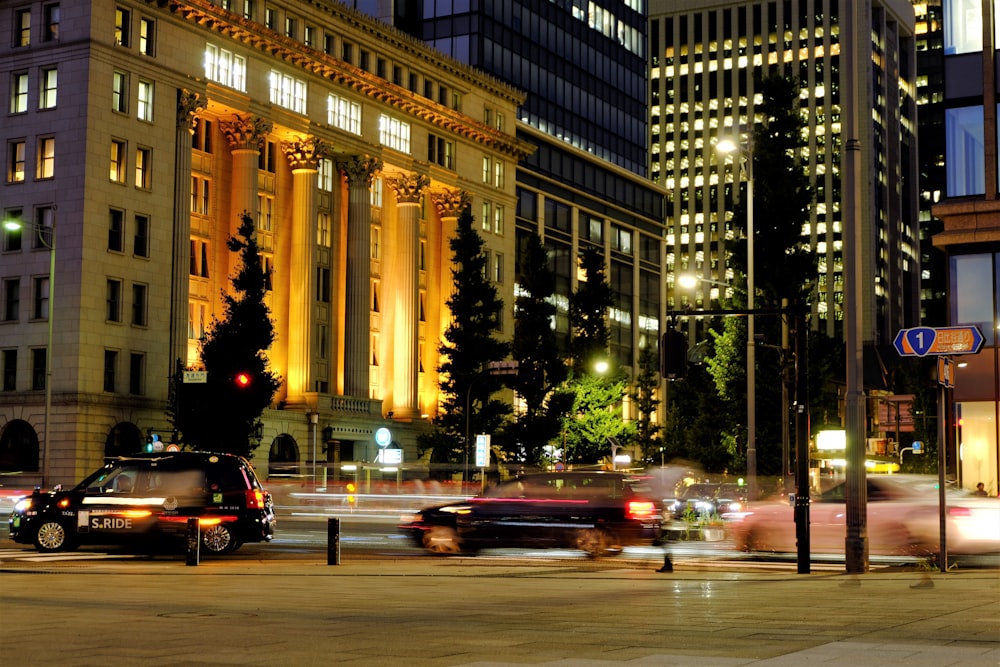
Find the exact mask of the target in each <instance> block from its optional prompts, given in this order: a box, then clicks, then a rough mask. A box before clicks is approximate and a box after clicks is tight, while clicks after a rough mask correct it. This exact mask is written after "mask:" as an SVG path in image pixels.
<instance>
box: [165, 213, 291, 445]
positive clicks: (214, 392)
mask: <svg viewBox="0 0 1000 667" xmlns="http://www.w3.org/2000/svg"><path fill="white" fill-rule="evenodd" d="M237 234H238V236H234V237H230V239H229V240H228V242H227V244H226V245H227V247H228V248H229V250H230V252H234V253H239V254H240V265H239V267H238V269H237V273H236V275H235V276H234V277H233V278H232V287H233V290H232V293H226V292H223V294H222V301H223V309H224V317H223V318H222V319H221V320H218V319H217V320H213V322H212V324H211V326H210V327H209V331H208V334H207V336H206V338H205V339H204V341H202V345H201V360H202V364H203V366H204V369H205V371H207V373H208V382H207V383H206V384H179V385H177V387H179V391H177V392H176V394H177V396H178V398H179V399H180V400H179V405H178V406H175V407H176V408H177V410H176V412H175V415H174V421H173V427H174V429H175V430H177V431H179V432H180V436H181V441H182V442H183V443H184V444H185V445H187V446H190V447H194V448H196V449H203V450H210V451H217V452H224V453H232V454H238V455H241V456H246V457H249V456H251V455H252V453H253V451H254V450H255V449H256V448H257V446H258V445H259V444H260V442H259V438H258V437H257V433H258V431H259V427H260V416H261V414H263V412H264V410H265V409H266V408H267V407H268V406H269V405H270V404H271V401H272V400H273V399H274V395H275V394H276V393H277V391H278V389H279V387H280V386H281V378H280V377H278V376H277V375H275V374H274V373H272V372H271V370H270V369H269V368H268V366H269V364H268V360H267V356H266V353H267V350H268V349H269V348H270V347H271V344H272V343H273V342H274V336H275V333H274V323H273V321H272V320H271V313H270V311H269V309H268V307H267V304H266V303H264V296H265V292H266V289H265V286H266V279H267V276H266V274H265V272H264V270H263V268H262V265H261V261H260V252H259V247H258V245H257V240H256V238H255V236H254V223H253V220H252V219H251V217H250V215H249V214H248V213H246V212H244V213H243V215H242V216H241V217H240V226H239V230H238V232H237Z"/></svg>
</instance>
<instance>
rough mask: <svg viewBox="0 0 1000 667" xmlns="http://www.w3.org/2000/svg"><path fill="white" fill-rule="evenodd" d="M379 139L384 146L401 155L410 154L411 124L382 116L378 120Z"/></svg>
mask: <svg viewBox="0 0 1000 667" xmlns="http://www.w3.org/2000/svg"><path fill="white" fill-rule="evenodd" d="M378 138H379V141H380V142H381V143H382V145H383V146H386V147H388V148H392V149H393V150H397V151H399V152H400V153H406V154H409V153H410V124H409V123H404V122H403V121H401V120H398V119H396V118H393V117H391V116H387V115H385V114H382V115H380V116H379V119H378Z"/></svg>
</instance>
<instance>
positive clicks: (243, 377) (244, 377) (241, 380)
mask: <svg viewBox="0 0 1000 667" xmlns="http://www.w3.org/2000/svg"><path fill="white" fill-rule="evenodd" d="M233 382H234V383H235V384H236V387H237V388H239V389H246V388H247V387H249V386H250V374H249V373H247V372H240V373H237V374H236V375H234V376H233Z"/></svg>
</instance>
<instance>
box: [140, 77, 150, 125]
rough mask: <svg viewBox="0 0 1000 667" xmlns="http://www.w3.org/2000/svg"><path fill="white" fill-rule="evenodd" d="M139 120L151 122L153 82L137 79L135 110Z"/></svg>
mask: <svg viewBox="0 0 1000 667" xmlns="http://www.w3.org/2000/svg"><path fill="white" fill-rule="evenodd" d="M136 115H137V116H139V120H146V121H152V120H153V82H152V81H146V80H144V79H139V106H138V108H137V109H136Z"/></svg>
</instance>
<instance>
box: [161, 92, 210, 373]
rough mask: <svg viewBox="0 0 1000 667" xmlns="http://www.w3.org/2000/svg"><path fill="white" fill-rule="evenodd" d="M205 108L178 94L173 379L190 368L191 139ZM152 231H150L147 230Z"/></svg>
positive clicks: (170, 366) (189, 94) (191, 96)
mask: <svg viewBox="0 0 1000 667" xmlns="http://www.w3.org/2000/svg"><path fill="white" fill-rule="evenodd" d="M204 108H205V103H204V102H202V101H201V96H200V95H198V93H192V92H191V91H189V90H185V89H183V88H182V89H180V90H178V91H177V129H176V133H175V135H174V220H173V232H174V233H173V239H172V243H173V254H172V257H171V274H170V358H169V360H168V365H167V372H168V374H169V376H172V375H173V373H174V370H175V365H176V363H177V362H178V361H180V362H181V364H182V365H183V366H185V367H186V366H187V363H188V358H187V325H188V301H189V293H190V277H189V273H190V261H189V259H190V258H189V255H190V253H191V136H192V134H193V132H194V123H195V121H196V120H197V114H198V113H199V112H200V111H201V110H202V109H204ZM147 231H149V230H147Z"/></svg>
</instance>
